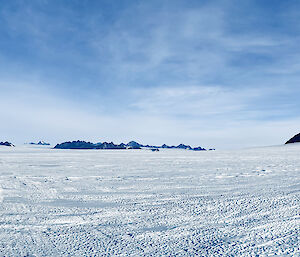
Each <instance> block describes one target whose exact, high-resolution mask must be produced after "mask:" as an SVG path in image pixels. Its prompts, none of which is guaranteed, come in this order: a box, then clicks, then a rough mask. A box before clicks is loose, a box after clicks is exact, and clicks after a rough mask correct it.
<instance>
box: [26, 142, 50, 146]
mask: <svg viewBox="0 0 300 257" xmlns="http://www.w3.org/2000/svg"><path fill="white" fill-rule="evenodd" d="M29 144H30V145H50V144H49V143H46V142H44V141H39V142H38V143H34V142H31V143H29Z"/></svg>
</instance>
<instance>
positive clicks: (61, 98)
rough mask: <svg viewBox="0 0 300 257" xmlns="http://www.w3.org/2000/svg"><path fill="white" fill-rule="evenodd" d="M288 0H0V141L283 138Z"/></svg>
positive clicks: (293, 88) (291, 14)
mask: <svg viewBox="0 0 300 257" xmlns="http://www.w3.org/2000/svg"><path fill="white" fill-rule="evenodd" d="M299 45H300V2H299V1H297V0H281V1H279V0H265V1H260V0H243V1H237V0H227V1H226V0H224V1H222V0H220V1H214V0H210V1H208V0H189V1H185V0H159V1H156V0H151V1H140V0H114V1H111V0H72V1H67V0H39V1H36V0H32V1H25V0H24V1H21V0H20V1H18V0H11V1H5V0H0V97H1V101H0V118H1V125H0V141H6V140H8V141H12V142H13V143H16V144H23V143H25V142H31V141H38V140H45V141H49V142H50V143H52V144H56V143H60V142H64V141H68V140H77V139H80V140H88V141H92V142H103V141H114V142H115V143H120V142H128V141H130V140H136V141H138V142H140V143H143V144H156V145H161V144H163V143H167V144H170V145H177V144H180V143H185V144H190V145H191V146H202V147H214V148H217V149H231V148H244V147H253V146H267V145H278V144H283V143H284V142H285V141H287V140H288V139H289V138H290V137H292V136H293V135H294V134H297V133H299V132H300V131H299V130H300V117H299V109H300V101H299V100H298V98H299V93H300V85H299V82H300V51H299Z"/></svg>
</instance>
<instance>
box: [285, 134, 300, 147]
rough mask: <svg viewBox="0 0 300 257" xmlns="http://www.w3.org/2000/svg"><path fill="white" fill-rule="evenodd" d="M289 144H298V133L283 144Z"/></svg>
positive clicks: (299, 141) (299, 140)
mask: <svg viewBox="0 0 300 257" xmlns="http://www.w3.org/2000/svg"><path fill="white" fill-rule="evenodd" d="M291 143H300V133H299V134H297V135H295V136H293V137H292V138H291V139H290V140H289V141H287V142H286V143H285V144H291Z"/></svg>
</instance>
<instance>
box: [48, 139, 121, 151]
mask: <svg viewBox="0 0 300 257" xmlns="http://www.w3.org/2000/svg"><path fill="white" fill-rule="evenodd" d="M54 148H55V149H126V147H125V146H123V145H116V144H114V143H113V142H110V143H107V142H104V143H97V144H93V143H91V142H85V141H79V140H78V141H72V142H64V143H61V144H57V145H56V146H55V147H54Z"/></svg>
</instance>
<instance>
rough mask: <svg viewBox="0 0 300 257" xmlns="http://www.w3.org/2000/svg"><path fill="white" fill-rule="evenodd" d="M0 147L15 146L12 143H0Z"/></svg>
mask: <svg viewBox="0 0 300 257" xmlns="http://www.w3.org/2000/svg"><path fill="white" fill-rule="evenodd" d="M0 145H3V146H14V145H13V144H12V143H10V142H7V141H6V142H0Z"/></svg>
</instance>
